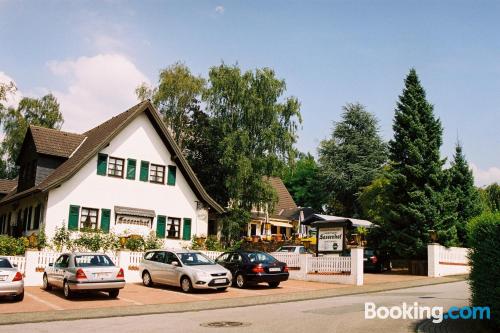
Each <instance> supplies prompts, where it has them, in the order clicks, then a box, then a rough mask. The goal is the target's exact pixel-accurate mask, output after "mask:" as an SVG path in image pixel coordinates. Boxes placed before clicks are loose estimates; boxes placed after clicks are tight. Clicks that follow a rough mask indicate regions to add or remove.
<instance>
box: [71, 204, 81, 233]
mask: <svg viewBox="0 0 500 333" xmlns="http://www.w3.org/2000/svg"><path fill="white" fill-rule="evenodd" d="M79 217H80V206H75V205H70V206H69V218H68V230H78V218H79Z"/></svg>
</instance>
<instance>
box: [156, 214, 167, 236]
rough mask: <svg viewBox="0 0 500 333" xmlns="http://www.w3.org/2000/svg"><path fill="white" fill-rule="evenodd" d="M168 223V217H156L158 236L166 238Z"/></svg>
mask: <svg viewBox="0 0 500 333" xmlns="http://www.w3.org/2000/svg"><path fill="white" fill-rule="evenodd" d="M166 225H167V217H166V216H163V215H158V217H157V218H156V237H158V238H165V229H166Z"/></svg>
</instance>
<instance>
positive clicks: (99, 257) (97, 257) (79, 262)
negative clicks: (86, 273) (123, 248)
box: [75, 254, 115, 267]
mask: <svg viewBox="0 0 500 333" xmlns="http://www.w3.org/2000/svg"><path fill="white" fill-rule="evenodd" d="M114 265H115V264H113V262H112V261H111V259H109V257H108V256H107V255H105V254H84V255H77V256H75V266H76V267H93V266H104V267H107V266H114Z"/></svg>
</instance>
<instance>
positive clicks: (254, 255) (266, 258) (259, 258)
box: [247, 252, 276, 263]
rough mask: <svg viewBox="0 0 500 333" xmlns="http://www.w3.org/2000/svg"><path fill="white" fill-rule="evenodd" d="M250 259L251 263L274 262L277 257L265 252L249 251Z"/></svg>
mask: <svg viewBox="0 0 500 333" xmlns="http://www.w3.org/2000/svg"><path fill="white" fill-rule="evenodd" d="M247 257H248V260H249V261H250V262H251V263H272V262H275V261H276V259H275V258H274V257H272V256H270V255H269V254H267V253H264V252H251V253H247Z"/></svg>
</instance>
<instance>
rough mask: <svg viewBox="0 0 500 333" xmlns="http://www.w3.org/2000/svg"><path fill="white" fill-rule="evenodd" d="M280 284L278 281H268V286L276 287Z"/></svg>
mask: <svg viewBox="0 0 500 333" xmlns="http://www.w3.org/2000/svg"><path fill="white" fill-rule="evenodd" d="M279 285H280V283H279V281H273V282H269V287H270V288H277V287H278V286H279Z"/></svg>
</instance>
